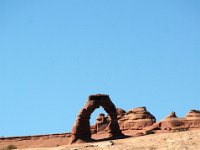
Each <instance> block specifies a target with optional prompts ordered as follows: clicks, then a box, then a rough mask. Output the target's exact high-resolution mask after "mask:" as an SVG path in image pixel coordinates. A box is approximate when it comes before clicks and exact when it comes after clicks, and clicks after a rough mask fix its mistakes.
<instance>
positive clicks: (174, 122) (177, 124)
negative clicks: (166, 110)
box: [160, 112, 188, 131]
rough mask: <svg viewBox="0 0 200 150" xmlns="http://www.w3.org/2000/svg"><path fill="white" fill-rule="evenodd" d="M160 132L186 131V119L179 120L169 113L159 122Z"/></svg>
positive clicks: (173, 113)
mask: <svg viewBox="0 0 200 150" xmlns="http://www.w3.org/2000/svg"><path fill="white" fill-rule="evenodd" d="M160 129H161V130H168V131H170V130H187V129H188V125H187V121H186V119H181V118H178V117H177V116H176V113H175V112H171V113H170V114H169V115H168V116H167V117H166V118H165V119H163V120H162V121H161V124H160Z"/></svg>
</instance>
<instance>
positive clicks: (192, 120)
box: [185, 110, 200, 129]
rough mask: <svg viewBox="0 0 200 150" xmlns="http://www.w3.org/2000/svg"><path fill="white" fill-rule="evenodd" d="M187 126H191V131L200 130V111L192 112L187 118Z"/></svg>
mask: <svg viewBox="0 0 200 150" xmlns="http://www.w3.org/2000/svg"><path fill="white" fill-rule="evenodd" d="M185 119H186V120H187V124H189V126H190V129H194V128H200V111H199V110H190V111H189V113H188V114H187V115H186V116H185Z"/></svg>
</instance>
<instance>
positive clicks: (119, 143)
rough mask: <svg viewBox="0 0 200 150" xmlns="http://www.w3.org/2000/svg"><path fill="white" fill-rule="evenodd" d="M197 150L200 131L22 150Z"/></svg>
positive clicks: (199, 142) (199, 141) (199, 147)
mask: <svg viewBox="0 0 200 150" xmlns="http://www.w3.org/2000/svg"><path fill="white" fill-rule="evenodd" d="M50 149H51V150H102V149H104V150H198V149H200V130H196V131H183V132H173V133H160V134H150V135H145V136H141V137H131V138H126V139H120V140H112V141H103V142H96V143H84V144H76V145H65V146H58V147H51V148H26V149H23V150H50Z"/></svg>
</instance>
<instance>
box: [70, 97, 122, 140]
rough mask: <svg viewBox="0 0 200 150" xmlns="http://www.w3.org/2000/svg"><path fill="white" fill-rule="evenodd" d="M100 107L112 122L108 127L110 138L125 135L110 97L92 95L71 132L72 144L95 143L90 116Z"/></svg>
mask: <svg viewBox="0 0 200 150" xmlns="http://www.w3.org/2000/svg"><path fill="white" fill-rule="evenodd" d="M100 106H101V107H103V108H104V110H105V111H106V112H107V113H108V115H109V116H110V118H111V122H110V124H109V126H108V132H109V136H110V137H117V136H122V135H123V134H122V132H121V130H120V128H119V124H118V120H117V111H116V107H115V105H114V104H113V103H112V101H111V100H110V98H109V96H108V95H104V94H97V95H90V96H89V98H88V101H87V102H86V104H85V106H84V108H83V109H81V110H80V112H79V114H78V116H77V118H76V122H75V124H74V126H73V128H72V132H71V140H70V144H73V143H75V142H90V141H93V139H92V138H91V130H90V115H91V114H92V113H93V112H94V110H95V109H96V108H99V107H100Z"/></svg>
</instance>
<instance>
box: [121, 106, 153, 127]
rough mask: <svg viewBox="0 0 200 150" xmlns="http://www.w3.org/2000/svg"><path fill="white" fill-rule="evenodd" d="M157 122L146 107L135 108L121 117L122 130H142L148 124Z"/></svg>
mask: <svg viewBox="0 0 200 150" xmlns="http://www.w3.org/2000/svg"><path fill="white" fill-rule="evenodd" d="M155 122H156V118H155V117H154V116H153V115H152V114H151V113H150V112H148V111H147V109H146V107H138V108H134V109H132V110H130V111H128V112H127V113H125V114H124V115H123V116H122V117H121V118H119V124H120V129H121V130H123V131H124V130H142V129H143V128H145V127H146V126H151V125H152V124H154V123H155Z"/></svg>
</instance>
